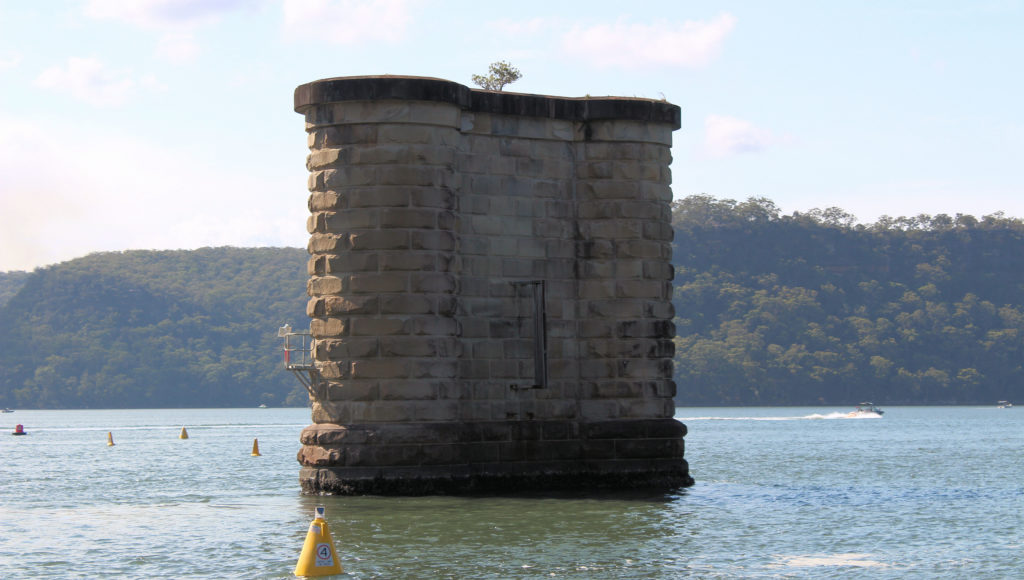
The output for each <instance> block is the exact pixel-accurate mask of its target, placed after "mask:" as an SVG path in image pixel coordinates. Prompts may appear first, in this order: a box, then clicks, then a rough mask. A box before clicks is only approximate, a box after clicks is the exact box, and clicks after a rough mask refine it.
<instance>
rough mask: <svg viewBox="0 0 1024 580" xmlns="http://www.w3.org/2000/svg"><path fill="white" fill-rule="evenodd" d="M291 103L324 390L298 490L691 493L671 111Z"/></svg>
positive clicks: (523, 101)
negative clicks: (680, 376)
mask: <svg viewBox="0 0 1024 580" xmlns="http://www.w3.org/2000/svg"><path fill="white" fill-rule="evenodd" d="M295 105H296V111H298V112H300V113H303V114H304V115H305V117H306V127H307V132H308V135H309V146H310V150H311V153H310V155H309V158H308V162H307V165H308V168H309V170H310V178H309V189H310V192H311V195H310V198H309V208H310V212H311V215H310V218H309V222H308V229H309V231H310V233H311V237H310V242H309V251H310V254H311V258H310V263H309V271H310V280H309V284H308V291H309V295H310V297H311V298H310V302H309V306H308V313H309V315H310V317H311V319H312V321H311V325H310V328H311V331H312V334H313V337H314V344H315V349H314V358H315V360H316V361H317V362H316V364H317V366H318V368H319V369H320V372H321V373H322V375H323V377H324V378H325V379H326V381H327V383H326V385H327V386H326V389H325V391H324V393H323V396H321V397H319V398H318V399H317V400H315V401H313V422H314V424H313V425H312V426H310V427H308V428H307V429H305V430H304V431H303V434H302V442H303V449H302V451H300V453H299V461H300V463H301V464H302V465H303V469H302V472H301V475H300V481H301V483H302V485H303V488H304V490H306V491H308V492H315V493H321V492H326V493H402V494H418V493H435V492H465V491H476V490H495V489H523V488H558V487H574V488H578V487H581V486H583V487H622V486H636V485H642V486H652V485H653V486H658V487H674V486H680V485H688V484H690V483H692V480H691V479H690V477H689V474H688V470H687V465H686V461H685V460H684V459H683V436H684V435H685V427H684V426H683V425H682V424H680V423H679V422H677V421H675V420H674V419H673V418H672V417H673V413H674V404H673V401H672V397H673V395H674V394H675V385H674V383H673V382H672V380H671V376H672V355H673V343H672V337H673V336H674V335H675V329H674V327H673V325H672V322H671V319H672V316H673V312H672V306H671V293H672V285H671V280H672V275H673V270H672V266H671V241H672V229H671V226H670V210H669V204H670V202H671V199H672V193H671V189H670V186H669V184H670V181H671V178H670V175H669V169H668V165H669V162H670V160H671V159H670V146H671V139H672V131H673V130H675V129H677V128H678V126H679V109H678V107H675V106H674V105H670V104H668V103H664V102H660V101H651V100H644V99H612V98H602V99H566V98H559V97H548V96H538V95H520V94H510V93H496V92H490V91H475V90H470V89H468V88H467V87H464V86H462V85H459V84H456V83H452V82H449V81H443V80H440V79H427V78H420V77H392V76H385V77H350V78H339V79H326V80H323V81H317V82H314V83H310V84H307V85H302V86H300V87H299V88H298V89H296V95H295ZM539 282H543V293H544V299H543V310H544V314H545V315H546V327H545V328H544V331H543V332H542V333H541V335H540V336H538V333H537V332H536V330H535V328H536V323H535V320H536V318H535V314H537V308H538V307H539V305H538V304H537V301H536V300H535V298H536V297H537V296H538V294H536V292H535V291H536V289H537V287H538V286H537V285H538V283H539ZM538 345H543V346H546V358H544V366H538V356H537V352H538ZM545 367H546V368H545ZM538 373H540V374H542V375H544V376H537V375H538Z"/></svg>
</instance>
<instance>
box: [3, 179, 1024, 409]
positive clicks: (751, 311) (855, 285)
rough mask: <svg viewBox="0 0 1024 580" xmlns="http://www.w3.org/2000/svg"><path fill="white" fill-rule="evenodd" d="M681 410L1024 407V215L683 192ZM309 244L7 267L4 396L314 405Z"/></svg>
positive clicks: (678, 234) (678, 236)
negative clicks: (309, 383)
mask: <svg viewBox="0 0 1024 580" xmlns="http://www.w3.org/2000/svg"><path fill="white" fill-rule="evenodd" d="M672 219H673V226H674V227H675V230H676V231H675V242H674V244H675V251H674V261H675V264H676V269H677V274H676V277H675V285H676V288H675V296H674V305H675V310H676V320H675V322H676V329H677V333H678V336H677V338H676V344H677V350H676V365H675V366H676V377H675V378H676V382H677V385H678V395H677V401H678V402H679V403H681V404H748V405H749V404H773V405H778V404H829V405H833V404H836V405H840V404H843V405H845V404H850V403H856V402H859V401H861V400H873V401H874V402H876V403H880V404H887V403H911V404H941V403H978V404H991V403H994V402H995V401H996V400H998V399H1009V400H1014V401H1018V402H1019V401H1024V365H1022V361H1024V223H1022V222H1021V220H1018V219H1011V218H1006V217H1004V216H1002V215H999V214H996V215H990V216H983V217H982V218H980V219H976V218H974V217H972V216H965V215H957V216H954V217H949V216H945V215H938V216H924V215H922V216H916V217H912V218H906V217H901V218H895V219H893V218H883V219H881V220H879V221H878V222H876V223H874V224H868V225H860V224H856V223H855V220H854V219H853V217H852V216H850V215H848V214H847V213H845V212H844V211H843V210H840V209H837V208H829V209H826V210H812V211H809V212H806V213H796V214H793V215H781V214H780V212H779V211H778V209H777V208H776V207H775V206H774V204H773V203H772V202H771V201H769V200H766V199H750V200H747V201H745V202H739V203H738V202H735V201H732V200H719V199H715V198H713V197H710V196H692V197H689V198H686V199H683V200H679V201H677V202H675V203H674V205H673V215H672ZM306 260H307V255H306V253H305V251H304V250H301V249H291V248H285V249H281V248H275V249H239V248H204V249H201V250H195V251H130V252H119V253H103V254H93V255H90V256H86V257H84V258H80V259H76V260H72V261H69V262H65V263H62V264H58V265H55V266H50V267H47V268H41V269H38V270H36V271H34V272H31V273H25V272H8V273H3V274H0V407H14V408H118V407H136V408H138V407H205V406H211V407H217V406H255V405H257V404H260V403H266V404H268V405H272V406H273V405H285V404H289V405H304V404H306V399H307V397H306V393H305V391H304V389H303V388H302V387H301V386H300V385H299V383H298V382H297V381H296V380H295V379H294V378H293V377H292V376H291V375H290V374H288V373H287V372H285V371H284V370H283V369H282V368H281V359H280V344H279V340H278V339H277V337H276V330H277V328H278V327H279V326H280V325H281V324H284V323H285V322H288V323H291V324H292V325H293V326H295V327H304V326H305V325H306V324H307V323H308V318H307V317H306V314H305V303H306V296H305V281H306Z"/></svg>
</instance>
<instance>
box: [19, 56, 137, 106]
mask: <svg viewBox="0 0 1024 580" xmlns="http://www.w3.org/2000/svg"><path fill="white" fill-rule="evenodd" d="M35 84H36V86H39V87H42V88H46V89H52V90H55V91H58V92H63V91H66V92H68V93H70V94H71V96H73V97H75V98H76V99H79V100H82V101H85V102H87V103H90V104H93V105H96V106H99V107H108V106H117V105H122V104H124V103H125V102H127V101H128V100H129V99H130V98H131V97H132V96H134V94H135V92H136V88H137V86H138V83H137V82H136V81H135V80H134V79H132V78H130V77H129V76H128V75H127V73H125V72H124V71H115V70H111V69H109V68H107V67H106V65H104V64H103V63H102V62H100V61H99V60H97V59H95V58H79V57H71V58H69V59H68V62H67V65H66V66H54V67H50V68H48V69H46V70H44V71H43V72H42V73H41V74H40V75H39V76H38V77H36V81H35Z"/></svg>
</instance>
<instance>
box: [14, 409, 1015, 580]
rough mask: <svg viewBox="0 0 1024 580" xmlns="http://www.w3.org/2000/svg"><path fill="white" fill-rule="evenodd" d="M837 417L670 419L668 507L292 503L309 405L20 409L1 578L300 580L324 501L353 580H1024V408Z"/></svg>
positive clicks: (539, 499) (768, 414)
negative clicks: (688, 484)
mask: <svg viewBox="0 0 1024 580" xmlns="http://www.w3.org/2000/svg"><path fill="white" fill-rule="evenodd" d="M840 411H845V409H835V408H803V407H801V408H728V409H726V408H699V409H694V408H681V409H678V410H677V416H678V418H680V419H681V420H683V422H685V423H686V424H687V426H688V427H689V435H688V436H687V439H686V441H687V445H686V449H687V450H686V454H687V459H688V460H689V461H690V469H691V473H692V474H693V476H694V477H695V478H696V480H697V484H696V485H695V486H694V487H692V488H689V489H687V490H684V491H682V492H680V493H678V494H673V495H667V496H653V497H652V496H649V495H644V494H620V495H605V496H600V497H585V496H579V497H576V496H573V495H572V494H562V495H549V496H526V497H473V498H461V497H417V498H384V497H308V496H303V495H301V494H300V493H299V486H298V470H299V465H298V464H297V463H296V460H295V454H296V452H297V451H298V449H299V443H298V438H299V432H300V431H301V429H302V428H303V427H304V426H306V425H307V424H308V423H309V411H308V409H200V410H117V411H20V410H19V411H16V412H15V413H10V414H2V415H0V578H62V579H63V578H244V579H249V578H292V577H294V576H293V575H292V570H293V569H294V567H295V563H296V561H297V559H298V555H299V552H300V550H301V547H302V542H303V539H304V538H305V535H306V531H307V529H308V526H309V522H310V521H311V520H312V516H313V509H314V507H315V506H316V505H318V504H319V505H324V506H325V507H326V509H327V521H328V523H329V524H330V529H331V533H332V535H333V537H334V542H335V545H336V549H337V555H338V557H339V559H340V560H341V564H342V567H343V568H344V570H345V572H344V573H345V577H348V578H495V579H498V578H587V579H590V578H840V577H841V578H850V577H853V578H1011V577H1021V576H1022V575H1024V550H1022V545H1021V544H1022V539H1024V526H1022V524H1024V522H1022V518H1024V455H1022V446H1024V409H997V408H995V406H994V405H993V406H992V407H892V408H888V409H886V411H887V412H886V414H885V416H884V417H882V418H860V419H849V418H845V417H844V416H843V413H841V412H840ZM15 423H22V424H24V426H25V430H26V431H27V432H28V435H26V436H24V437H13V436H10V435H8V434H7V433H10V432H11V431H13V429H14V425H15ZM182 427H185V428H186V430H187V433H188V435H189V438H188V439H180V438H179V435H180V432H181V429H182ZM108 433H110V434H111V436H112V437H113V441H114V443H115V445H114V446H108V445H107V434H108ZM254 439H257V440H258V444H259V450H260V452H261V456H259V457H253V456H252V455H251V450H252V443H253V440H254Z"/></svg>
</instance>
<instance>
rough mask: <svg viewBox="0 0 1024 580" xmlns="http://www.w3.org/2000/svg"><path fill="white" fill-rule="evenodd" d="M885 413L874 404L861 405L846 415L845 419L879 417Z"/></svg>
mask: <svg viewBox="0 0 1024 580" xmlns="http://www.w3.org/2000/svg"><path fill="white" fill-rule="evenodd" d="M884 414H885V411H883V410H881V409H879V408H878V407H876V406H875V405H874V403H861V404H859V405H857V408H856V409H854V410H852V411H850V412H849V413H847V414H846V416H847V417H851V418H852V417H874V416H877V417H881V416H882V415H884Z"/></svg>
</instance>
